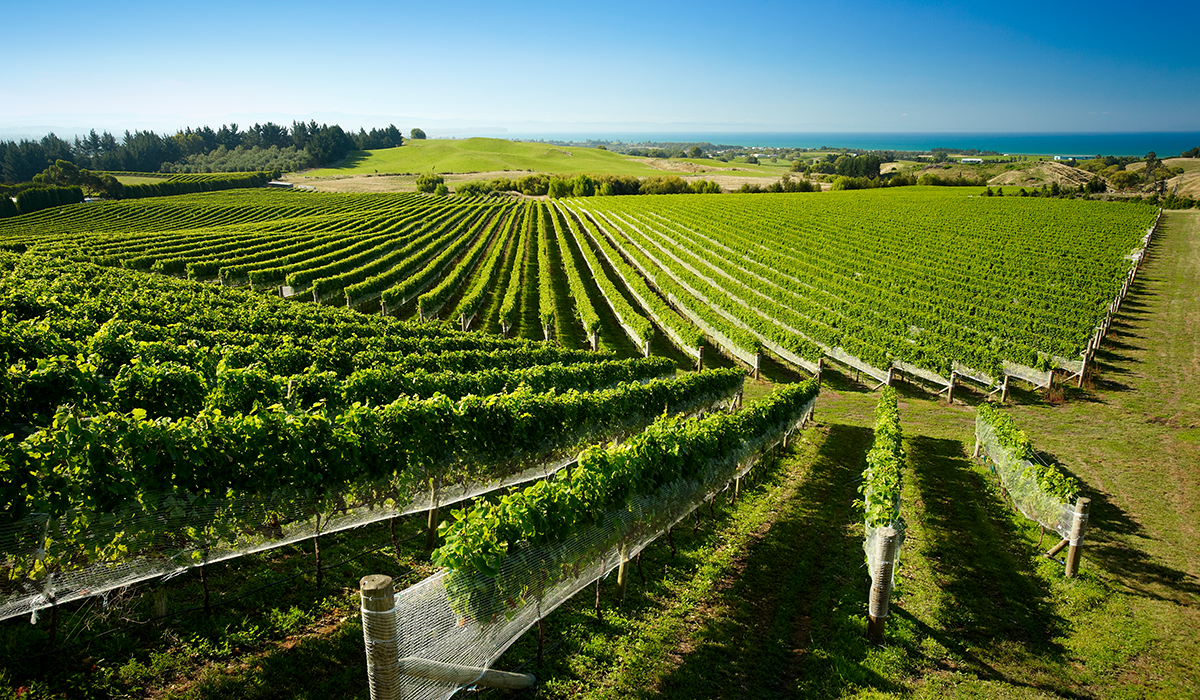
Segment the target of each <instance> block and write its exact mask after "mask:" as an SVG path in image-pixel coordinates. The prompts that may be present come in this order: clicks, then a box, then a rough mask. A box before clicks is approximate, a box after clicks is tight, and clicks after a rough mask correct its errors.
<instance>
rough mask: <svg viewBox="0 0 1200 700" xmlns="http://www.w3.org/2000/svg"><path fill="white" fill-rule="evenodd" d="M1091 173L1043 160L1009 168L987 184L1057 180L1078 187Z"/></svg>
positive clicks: (1027, 184) (1035, 184)
mask: <svg viewBox="0 0 1200 700" xmlns="http://www.w3.org/2000/svg"><path fill="white" fill-rule="evenodd" d="M1091 178H1092V174H1091V173H1089V172H1086V171H1083V170H1079V169H1077V168H1072V167H1070V166H1069V165H1063V164H1062V163H1054V162H1044V163H1038V164H1036V165H1034V166H1032V167H1029V168H1025V169H1023V170H1010V171H1008V172H1005V173H1001V174H999V175H997V176H996V177H993V178H992V179H991V180H988V184H989V185H1002V186H1009V185H1014V186H1018V187H1031V186H1032V187H1041V186H1042V185H1049V184H1051V183H1054V182H1057V183H1058V184H1059V185H1068V186H1070V187H1079V186H1080V185H1085V184H1087V182H1088V180H1090V179H1091Z"/></svg>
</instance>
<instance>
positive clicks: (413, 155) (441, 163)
mask: <svg viewBox="0 0 1200 700" xmlns="http://www.w3.org/2000/svg"><path fill="white" fill-rule="evenodd" d="M496 171H529V172H544V173H566V174H573V173H608V174H613V175H639V176H646V175H653V174H655V173H656V172H657V171H656V170H655V169H654V168H652V167H651V166H650V165H648V164H647V163H646V159H645V158H635V157H632V156H624V155H621V154H619V153H613V152H611V151H601V150H598V149H595V148H583V147H579V146H552V145H549V144H544V143H527V142H517V141H506V140H504V139H489V138H471V139H428V140H409V141H406V142H405V145H403V146H401V147H399V148H386V149H382V150H376V151H355V152H353V153H351V154H350V155H349V156H348V157H347V158H346V160H345V161H343V162H342V163H340V164H339V165H338V166H337V167H333V168H322V169H320V170H313V171H310V172H307V173H305V175H306V176H308V177H330V176H337V175H355V174H366V173H375V172H379V173H425V172H436V173H468V172H496Z"/></svg>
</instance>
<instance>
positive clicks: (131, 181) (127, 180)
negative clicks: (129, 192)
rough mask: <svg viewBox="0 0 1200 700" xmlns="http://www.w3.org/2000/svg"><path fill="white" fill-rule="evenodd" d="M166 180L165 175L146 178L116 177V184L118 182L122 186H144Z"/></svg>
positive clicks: (133, 176) (134, 176)
mask: <svg viewBox="0 0 1200 700" xmlns="http://www.w3.org/2000/svg"><path fill="white" fill-rule="evenodd" d="M166 178H167V176H165V175H161V176H153V175H147V176H146V177H138V176H137V175H118V176H117V182H120V183H121V184H122V185H145V184H148V183H151V184H152V183H159V182H163V181H165V180H166Z"/></svg>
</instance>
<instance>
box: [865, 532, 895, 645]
mask: <svg viewBox="0 0 1200 700" xmlns="http://www.w3.org/2000/svg"><path fill="white" fill-rule="evenodd" d="M898 541H899V537H898V536H897V533H896V528H894V527H885V528H880V530H879V532H878V541H877V544H876V555H875V556H876V565H875V575H874V576H872V577H871V599H870V604H869V607H868V609H867V637H869V638H870V639H871V641H875V642H879V641H883V628H884V623H885V622H886V620H887V616H888V601H889V599H890V598H891V597H892V569H893V567H894V566H895V564H894V561H895V558H896V544H897V542H898Z"/></svg>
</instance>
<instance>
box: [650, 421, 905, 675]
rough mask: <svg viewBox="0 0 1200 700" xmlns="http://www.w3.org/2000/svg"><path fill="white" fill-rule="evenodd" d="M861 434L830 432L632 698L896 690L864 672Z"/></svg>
mask: <svg viewBox="0 0 1200 700" xmlns="http://www.w3.org/2000/svg"><path fill="white" fill-rule="evenodd" d="M870 442H871V431H870V430H868V429H866V428H861V427H853V426H847V425H840V424H834V425H830V426H829V428H828V435H827V437H826V438H825V441H824V443H823V444H822V445H821V447H820V449H819V451H818V452H817V454H816V456H815V458H814V460H813V463H812V468H811V471H810V472H809V473H808V475H807V477H806V478H805V480H804V482H803V483H802V485H801V486H800V487H799V489H798V490H797V492H796V494H795V495H794V497H792V498H791V499H790V500H789V501H788V504H787V506H786V509H785V510H784V512H782V513H780V514H779V516H778V517H777V518H776V519H775V521H774V523H773V524H772V525H771V527H770V530H769V531H767V532H766V533H765V535H764V536H763V537H762V538H761V539H759V540H757V541H756V542H755V543H754V545H753V546H752V547H750V549H749V550H748V551H747V552H746V553H745V555H744V558H743V560H742V561H741V562H740V566H739V567H738V568H739V570H738V572H737V575H736V578H734V579H732V580H730V581H728V584H727V587H726V588H725V589H724V590H723V592H722V593H721V594H720V596H719V597H718V599H717V600H715V601H711V602H709V603H708V604H706V606H705V608H704V609H702V610H698V611H697V616H699V617H701V618H703V619H705V622H704V623H702V624H701V625H700V626H699V627H698V628H697V629H695V630H694V631H693V632H692V633H691V634H690V636H689V637H688V638H687V639H685V640H684V642H683V644H682V645H681V646H680V647H679V648H678V649H677V650H676V653H678V654H680V655H681V656H682V657H683V659H682V662H681V663H680V665H679V666H678V667H676V668H675V669H674V670H673V671H672V672H671V673H670V674H669V675H668V676H666V677H665V678H663V679H662V682H661V683H660V684H659V689H658V691H647V692H645V693H643V694H641V697H662V698H684V697H686V698H694V697H710V698H735V697H736V698H746V697H754V698H783V697H795V696H796V694H797V693H798V692H799V694H801V695H803V696H805V697H810V696H811V697H837V696H839V695H841V694H843V693H844V692H845V691H846V690H847V689H849V688H850V687H855V688H875V689H878V690H881V691H884V692H898V691H900V690H902V689H901V688H900V687H899V686H898V684H896V683H893V682H891V681H889V680H888V679H886V678H883V677H882V676H880V675H879V674H878V673H876V672H875V671H873V670H871V669H869V668H867V667H865V666H864V665H863V664H862V660H863V659H864V658H865V657H866V656H867V653H868V650H869V645H868V644H867V641H866V639H865V638H864V637H863V635H862V629H863V628H862V625H861V624H860V620H861V616H862V613H863V612H864V610H865V605H866V600H865V598H866V591H867V587H868V583H867V577H866V574H865V572H864V569H863V554H862V540H861V537H862V535H861V529H859V528H856V527H853V525H852V523H856V522H857V520H858V518H859V514H858V511H857V510H856V509H855V508H854V506H853V501H854V498H855V496H856V488H857V483H856V482H857V479H858V475H859V473H860V469H861V468H862V464H863V459H864V455H865V453H866V450H867V449H868V448H869V446H870Z"/></svg>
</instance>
